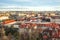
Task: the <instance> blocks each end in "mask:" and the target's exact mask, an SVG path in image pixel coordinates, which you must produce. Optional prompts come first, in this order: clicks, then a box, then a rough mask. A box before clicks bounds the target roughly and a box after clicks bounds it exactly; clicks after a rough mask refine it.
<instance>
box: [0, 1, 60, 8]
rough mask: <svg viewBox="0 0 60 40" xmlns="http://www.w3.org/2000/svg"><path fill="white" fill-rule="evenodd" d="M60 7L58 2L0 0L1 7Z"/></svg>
mask: <svg viewBox="0 0 60 40" xmlns="http://www.w3.org/2000/svg"><path fill="white" fill-rule="evenodd" d="M25 6H27V7H45V6H46V8H47V7H52V6H53V7H55V6H57V7H60V0H0V8H1V7H25Z"/></svg>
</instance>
